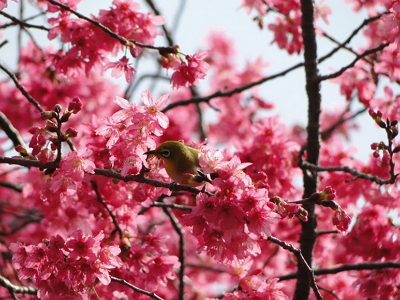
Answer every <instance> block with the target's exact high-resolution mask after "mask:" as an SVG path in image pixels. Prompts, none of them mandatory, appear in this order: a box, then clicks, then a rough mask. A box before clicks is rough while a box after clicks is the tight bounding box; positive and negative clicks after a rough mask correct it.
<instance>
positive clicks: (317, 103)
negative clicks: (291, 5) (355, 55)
mask: <svg viewBox="0 0 400 300" xmlns="http://www.w3.org/2000/svg"><path fill="white" fill-rule="evenodd" d="M301 10H302V24H301V26H302V32H303V33H302V34H303V43H304V69H305V74H306V91H307V97H308V125H307V144H306V147H305V149H306V155H307V161H308V162H310V163H313V164H318V160H319V151H320V123H319V122H320V120H319V119H320V113H321V94H320V81H319V78H318V68H317V43H316V35H315V28H314V6H313V1H312V0H301ZM303 181H304V194H303V199H305V198H308V197H309V196H311V194H312V193H314V192H316V191H317V174H316V172H314V171H309V170H306V169H304V170H303ZM304 208H305V209H306V210H307V211H308V222H302V232H301V235H300V240H299V242H300V250H301V253H302V254H303V256H304V259H305V260H306V262H307V263H308V265H309V266H312V254H313V249H314V244H315V240H316V237H317V235H316V231H315V228H316V216H315V211H314V209H315V206H314V205H313V204H312V205H305V206H304ZM310 282H311V278H310V277H309V273H308V270H307V269H306V268H305V267H304V265H302V264H299V265H298V277H297V284H296V291H295V295H294V299H296V300H300V299H308V298H309V295H310Z"/></svg>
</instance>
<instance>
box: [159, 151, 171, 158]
mask: <svg viewBox="0 0 400 300" xmlns="http://www.w3.org/2000/svg"><path fill="white" fill-rule="evenodd" d="M170 154H171V151H169V150H168V149H164V150H162V151H161V155H162V156H164V157H165V158H167V157H169V156H170Z"/></svg>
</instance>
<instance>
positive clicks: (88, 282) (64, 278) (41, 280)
mask: <svg viewBox="0 0 400 300" xmlns="http://www.w3.org/2000/svg"><path fill="white" fill-rule="evenodd" d="M11 248H12V250H13V251H14V253H15V254H14V256H13V263H14V265H15V266H16V269H17V270H18V272H19V277H20V278H21V279H26V278H34V279H35V281H36V286H37V287H38V297H39V298H58V297H66V296H75V297H78V296H83V295H85V294H86V295H88V294H90V293H95V289H96V288H95V286H96V285H97V284H98V283H99V282H100V283H101V284H103V285H108V284H110V282H111V278H110V270H112V269H115V268H120V267H121V266H122V262H121V260H120V258H119V257H118V254H119V253H120V252H121V250H120V249H119V247H117V246H112V245H111V246H108V245H105V244H104V234H103V233H102V232H100V233H99V234H98V235H97V236H92V235H84V234H83V233H82V231H81V230H77V231H75V232H73V233H72V234H71V236H70V237H68V238H67V239H64V238H62V237H61V236H60V235H56V236H52V237H51V238H50V240H47V241H45V242H41V243H39V244H37V245H29V246H25V245H23V244H21V243H15V244H13V245H11Z"/></svg>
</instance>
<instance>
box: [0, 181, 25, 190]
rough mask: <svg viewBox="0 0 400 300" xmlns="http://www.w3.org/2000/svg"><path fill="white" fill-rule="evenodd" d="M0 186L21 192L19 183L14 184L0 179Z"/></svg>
mask: <svg viewBox="0 0 400 300" xmlns="http://www.w3.org/2000/svg"><path fill="white" fill-rule="evenodd" d="M0 186H2V187H5V188H9V189H12V190H14V191H16V192H18V193H22V187H21V186H20V185H17V184H14V183H10V182H5V181H2V180H0Z"/></svg>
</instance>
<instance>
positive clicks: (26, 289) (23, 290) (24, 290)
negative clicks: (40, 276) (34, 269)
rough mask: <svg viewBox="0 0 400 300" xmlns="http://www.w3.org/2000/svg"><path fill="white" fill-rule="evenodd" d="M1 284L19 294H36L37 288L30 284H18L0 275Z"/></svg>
mask: <svg viewBox="0 0 400 300" xmlns="http://www.w3.org/2000/svg"><path fill="white" fill-rule="evenodd" d="M0 285H1V286H3V287H5V288H7V289H8V290H9V291H12V292H13V293H17V294H29V295H36V294H37V289H36V288H34V287H30V286H17V285H15V284H12V283H11V281H10V280H8V279H7V278H5V277H3V276H1V275H0Z"/></svg>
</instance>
